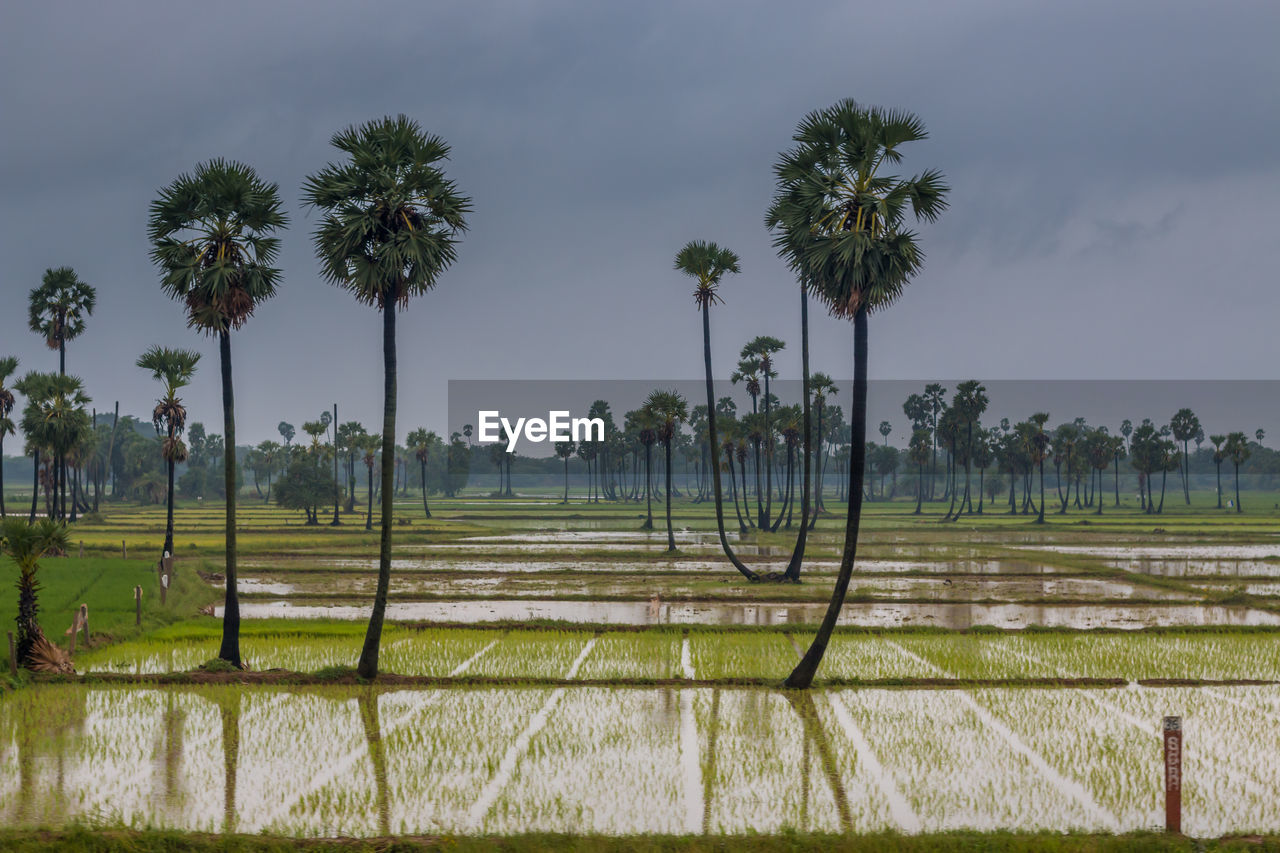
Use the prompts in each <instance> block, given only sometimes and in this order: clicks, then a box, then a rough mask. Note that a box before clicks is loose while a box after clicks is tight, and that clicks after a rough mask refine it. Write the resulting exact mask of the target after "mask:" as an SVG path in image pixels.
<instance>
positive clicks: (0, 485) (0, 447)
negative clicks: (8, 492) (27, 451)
mask: <svg viewBox="0 0 1280 853" xmlns="http://www.w3.org/2000/svg"><path fill="white" fill-rule="evenodd" d="M8 516H9V514H8V513H7V512H6V511H5V508H4V434H3V433H0V518H8Z"/></svg>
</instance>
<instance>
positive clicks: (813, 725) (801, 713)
mask: <svg viewBox="0 0 1280 853" xmlns="http://www.w3.org/2000/svg"><path fill="white" fill-rule="evenodd" d="M783 695H784V696H786V698H787V701H788V702H790V703H791V708H792V709H793V710H794V711H795V712H796V716H798V717H799V718H800V722H801V724H802V725H803V727H804V763H803V765H802V772H803V773H804V779H803V785H804V797H803V799H802V801H801V806H800V807H801V825H800V828H801V829H807V828H808V826H807V823H808V819H809V814H808V812H809V744H810V743H812V744H813V746H814V748H815V749H816V750H817V753H818V761H819V763H820V764H821V766H822V772H823V775H825V776H826V777H827V785H828V786H830V788H831V798H832V799H833V800H835V805H836V812H837V814H839V816H840V830H841V832H846V833H848V832H852V831H853V818H852V816H851V815H850V813H849V798H848V797H847V796H846V794H845V790H844V784H843V783H842V782H841V781H840V774H839V772H838V771H837V770H836V761H835V756H834V755H833V754H832V752H831V744H830V743H828V742H827V735H826V732H825V731H823V729H822V726H821V725H820V724H819V722H818V709H817V707H816V706H815V705H814V702H813V694H812V693H811V692H809V691H808V690H786V691H783Z"/></svg>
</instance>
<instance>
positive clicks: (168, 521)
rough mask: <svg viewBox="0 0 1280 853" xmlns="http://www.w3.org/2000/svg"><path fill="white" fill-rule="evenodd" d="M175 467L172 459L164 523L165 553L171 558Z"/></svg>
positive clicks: (169, 463) (169, 464)
mask: <svg viewBox="0 0 1280 853" xmlns="http://www.w3.org/2000/svg"><path fill="white" fill-rule="evenodd" d="M175 467H176V466H175V465H174V462H173V459H172V457H171V458H170V459H169V460H168V468H169V493H168V495H167V496H166V498H165V503H166V504H167V508H166V515H165V523H164V553H165V554H167V555H168V556H170V557H172V556H173V469H174V468H175Z"/></svg>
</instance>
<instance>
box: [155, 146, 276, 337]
mask: <svg viewBox="0 0 1280 853" xmlns="http://www.w3.org/2000/svg"><path fill="white" fill-rule="evenodd" d="M286 224H288V218H287V217H286V216H285V214H284V211H283V210H282V209H281V205H280V192H279V187H278V186H277V185H276V184H271V183H267V182H265V181H263V180H262V179H261V178H260V177H258V173H257V172H255V171H254V170H253V169H252V168H251V167H249V166H246V165H244V164H242V163H236V162H234V161H230V160H221V159H218V160H210V161H209V162H208V163H201V164H200V165H198V166H196V169H195V172H194V173H193V174H190V175H186V174H184V175H180V176H179V177H178V178H177V180H175V181H174V182H173V183H172V184H170V185H169V186H167V187H165V188H164V189H162V190H161V191H160V195H159V197H158V198H157V199H156V200H155V201H154V202H152V204H151V221H150V223H149V224H148V232H149V235H150V237H151V242H152V251H151V257H152V260H154V261H155V263H156V265H157V266H159V267H160V269H161V273H162V275H161V286H162V287H163V289H164V291H165V293H167V294H169V296H171V297H173V298H174V299H181V300H183V301H184V302H185V303H186V306H187V322H188V325H190V326H192V327H193V328H197V329H200V330H202V331H205V332H208V333H210V334H214V333H217V332H226V331H230V330H231V329H238V328H240V327H241V326H242V325H244V323H245V321H246V320H248V319H249V317H250V316H252V314H253V312H254V309H255V308H257V306H258V304H259V303H261V302H263V301H264V300H267V299H270V298H271V297H272V296H274V295H275V292H276V287H277V286H278V285H279V284H280V270H279V269H277V268H276V267H275V266H273V264H274V263H275V260H276V256H277V255H278V254H279V250H280V240H279V238H277V237H274V236H271V235H272V234H274V233H275V231H277V230H278V229H281V228H283V227H285V225H286Z"/></svg>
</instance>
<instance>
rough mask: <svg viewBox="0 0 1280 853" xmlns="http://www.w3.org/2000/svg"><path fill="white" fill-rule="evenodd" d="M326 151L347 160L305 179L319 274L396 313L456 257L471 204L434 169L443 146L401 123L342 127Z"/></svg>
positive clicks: (400, 119)
mask: <svg viewBox="0 0 1280 853" xmlns="http://www.w3.org/2000/svg"><path fill="white" fill-rule="evenodd" d="M331 144H332V145H333V146H334V147H335V148H337V149H338V150H340V151H343V152H345V153H346V154H347V155H349V159H348V160H347V161H346V162H343V163H340V164H330V165H329V166H327V167H325V168H324V169H323V170H321V171H320V172H318V173H317V174H315V175H312V176H311V177H309V178H307V180H306V183H305V184H304V187H303V199H304V201H305V203H306V204H308V205H310V206H312V207H317V208H319V209H320V210H322V211H323V212H324V218H323V219H322V220H321V222H320V224H319V225H318V226H317V228H316V230H315V234H314V239H315V244H316V250H317V252H318V254H319V256H320V261H321V269H322V271H323V273H324V275H325V277H326V278H328V279H329V280H330V281H332V282H333V283H334V284H337V285H339V286H340V287H344V288H346V289H348V290H350V291H351V292H352V293H353V294H355V297H356V298H357V299H358V300H360V301H361V302H364V303H367V304H370V305H376V306H377V307H378V308H383V307H385V306H386V305H387V304H388V303H392V304H395V305H399V306H400V307H404V306H405V305H407V304H408V301H409V297H411V296H418V295H421V294H423V293H426V292H427V291H428V290H430V289H431V288H432V287H434V286H435V283H436V281H437V279H438V278H439V277H440V274H441V273H442V272H443V271H444V270H446V269H448V267H449V266H450V265H452V264H453V262H454V260H456V258H457V236H458V235H459V234H460V233H461V232H463V231H466V229H467V223H466V215H467V213H469V212H470V210H471V200H470V199H469V198H467V197H466V196H463V195H461V194H460V193H459V192H458V191H457V187H456V186H455V185H454V183H453V181H451V180H449V179H447V178H446V177H445V176H444V172H442V171H441V170H440V168H439V166H438V165H437V164H438V163H439V162H440V161H441V160H446V159H448V156H449V146H448V145H447V144H445V142H444V140H443V139H441V138H440V137H438V136H433V135H431V134H426V133H424V132H423V131H422V129H421V128H420V127H419V126H418V123H417V122H415V121H413V120H411V119H409V118H407V117H406V116H403V115H401V116H397V117H396V118H383V119H377V120H374V121H370V122H367V123H366V124H363V125H360V126H358V127H349V128H347V129H346V130H344V131H342V132H340V133H337V134H335V135H334V136H333V139H332V140H331Z"/></svg>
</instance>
